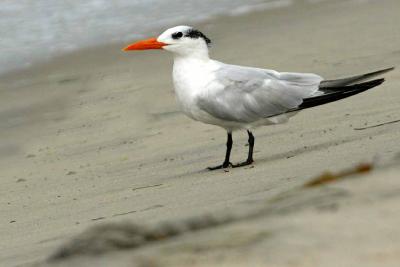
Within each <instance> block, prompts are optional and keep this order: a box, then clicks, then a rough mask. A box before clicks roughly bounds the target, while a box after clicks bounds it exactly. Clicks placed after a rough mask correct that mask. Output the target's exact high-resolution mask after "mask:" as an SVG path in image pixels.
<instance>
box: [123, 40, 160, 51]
mask: <svg viewBox="0 0 400 267" xmlns="http://www.w3.org/2000/svg"><path fill="white" fill-rule="evenodd" d="M166 45H167V44H166V43H162V42H158V41H157V39H156V38H150V39H147V40H142V41H139V42H136V43H133V44H130V45H128V46H126V47H125V48H123V49H122V51H130V50H148V49H161V48H163V46H166Z"/></svg>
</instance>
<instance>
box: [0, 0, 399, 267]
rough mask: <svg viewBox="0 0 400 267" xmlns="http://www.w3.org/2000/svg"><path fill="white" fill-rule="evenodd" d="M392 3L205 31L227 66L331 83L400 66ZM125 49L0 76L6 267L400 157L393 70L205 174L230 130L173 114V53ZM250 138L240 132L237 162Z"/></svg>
mask: <svg viewBox="0 0 400 267" xmlns="http://www.w3.org/2000/svg"><path fill="white" fill-rule="evenodd" d="M398 10H400V3H399V2H398V1H396V0H383V1H322V2H320V3H316V4H307V3H299V4H295V5H293V6H292V7H289V8H281V9H276V10H266V11H261V12H256V13H252V14H248V15H244V16H240V17H223V18H218V19H215V20H213V21H210V22H208V23H204V24H201V25H198V27H199V28H200V29H201V30H202V31H204V32H205V33H207V35H208V36H209V37H210V38H211V39H212V41H213V43H214V46H213V48H212V51H211V55H212V57H214V58H216V59H219V60H221V61H225V62H229V63H233V64H241V65H250V66H258V67H266V68H271V69H276V70H280V71H299V72H300V71H302V72H316V73H319V74H321V75H322V76H323V77H325V78H336V77H342V76H346V75H348V74H359V73H364V72H368V71H373V70H377V69H380V68H385V67H390V66H400V48H399V47H400V35H399V34H398V27H397V25H399V22H400V17H399V16H398ZM123 45H124V44H116V45H109V46H106V47H98V48H93V49H90V50H85V51H79V52H76V53H73V54H70V55H68V56H63V57H60V58H57V59H55V60H53V61H51V62H48V63H45V64H41V65H39V66H35V67H33V68H31V69H28V70H25V71H21V72H18V73H12V74H8V75H6V76H3V77H1V78H0V92H1V95H2V97H1V99H0V101H1V104H0V118H1V119H0V130H1V131H0V138H1V140H2V142H1V143H0V168H1V174H0V179H1V183H2V186H1V187H0V203H1V209H2V212H1V214H2V216H1V224H0V236H1V237H2V238H1V241H0V265H4V266H13V265H18V264H24V263H32V262H38V261H39V262H40V261H41V260H43V259H45V258H46V257H48V256H49V255H50V254H51V253H53V252H54V251H55V250H56V249H57V248H58V247H59V246H60V245H61V244H64V243H65V242H66V241H67V240H69V239H70V238H71V237H72V236H74V235H76V234H78V233H80V232H82V231H83V230H84V229H87V228H89V227H92V226H93V225H97V224H100V223H112V222H119V221H121V220H128V221H133V222H137V223H140V224H144V225H154V224H157V223H158V222H160V221H164V220H179V219H181V218H187V217H190V216H195V215H199V214H204V213H211V214H214V213H217V214H218V213H219V211H221V210H223V211H225V212H230V211H232V212H236V211H238V210H246V209H249V208H251V207H252V206H253V205H254V203H258V204H260V203H265V202H266V201H268V200H269V199H273V198H274V197H276V196H277V195H279V194H281V193H283V192H287V191H290V190H292V189H293V188H295V187H296V186H299V185H301V184H303V183H304V182H305V181H307V180H308V179H310V178H311V177H315V176H316V175H318V174H320V173H322V172H323V171H325V170H331V171H339V170H342V169H346V168H349V167H351V166H354V165H356V164H358V163H360V162H373V163H374V164H376V165H382V166H383V165H385V164H386V163H387V162H389V161H392V159H393V158H394V157H396V155H398V153H399V151H400V146H399V134H400V123H395V122H394V123H390V122H393V121H397V120H399V119H400V101H399V100H400V91H399V90H398V88H399V86H400V75H399V72H398V70H395V71H393V72H391V73H389V74H387V75H385V76H386V78H387V82H386V83H384V84H383V85H382V86H380V87H379V88H376V89H374V90H371V91H368V92H366V93H363V94H361V95H357V96H355V97H352V98H350V99H346V100H343V101H339V102H336V103H332V104H329V105H325V106H323V107H318V108H315V109H310V110H307V111H304V112H301V113H300V114H298V115H297V116H295V117H294V118H292V119H291V121H290V123H288V124H285V125H278V126H273V127H265V128H260V129H258V130H256V131H255V136H256V148H255V160H256V162H255V164H254V165H253V166H252V167H247V168H240V169H233V170H229V172H225V171H222V170H221V171H214V172H209V171H206V170H205V167H206V166H209V165H215V164H218V163H220V161H221V160H222V159H223V155H224V152H225V151H224V149H225V133H224V131H223V130H222V129H219V128H217V127H214V126H210V125H203V124H201V123H198V122H194V121H191V120H190V119H188V118H186V117H185V116H184V115H182V114H181V113H180V112H179V110H178V109H177V105H176V103H175V99H174V93H173V88H172V82H171V65H172V58H171V57H170V55H169V54H168V53H165V52H164V53H163V52H162V51H148V52H143V53H136V54H132V53H131V54H126V53H123V52H121V51H120V48H121V47H123ZM387 123H388V124H387ZM375 126H376V127H375ZM246 140H247V138H246V136H245V133H235V134H234V142H235V143H234V149H233V161H234V162H237V161H240V160H243V159H244V158H245V156H246V150H247V147H245V143H246ZM397 171H398V169H397ZM382 172H383V173H384V172H385V171H384V170H382ZM394 183H395V182H394ZM395 185H396V186H399V184H398V183H397V184H395ZM388 186H389V185H388ZM392 186H394V185H392ZM374 215H376V214H374ZM376 216H378V215H376ZM331 219H332V220H335V217H334V216H333V218H331ZM336 219H340V218H339V217H338V218H336ZM315 227H317V226H315ZM325 237H326V236H325ZM381 238H385V237H381ZM384 241H385V240H382V243H384ZM282 248H284V246H282ZM227 255H229V254H227ZM350 256H351V255H349V257H350ZM275 264H276V266H281V265H278V263H277V262H275ZM174 266H178V265H174ZM282 266H286V265H283V264H282ZM288 266H289V265H288ZM304 266H306V265H304ZM352 266H354V265H352Z"/></svg>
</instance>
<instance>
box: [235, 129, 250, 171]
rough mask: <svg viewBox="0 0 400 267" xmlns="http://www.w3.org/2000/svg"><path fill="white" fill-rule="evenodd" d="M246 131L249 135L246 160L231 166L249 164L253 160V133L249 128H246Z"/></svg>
mask: <svg viewBox="0 0 400 267" xmlns="http://www.w3.org/2000/svg"><path fill="white" fill-rule="evenodd" d="M247 133H248V135H249V154H248V155H247V160H246V161H244V162H241V163H238V164H235V165H232V167H233V168H236V167H242V166H247V165H250V164H252V163H253V162H254V160H253V149H254V140H255V138H254V136H253V134H252V133H251V132H250V131H249V130H247Z"/></svg>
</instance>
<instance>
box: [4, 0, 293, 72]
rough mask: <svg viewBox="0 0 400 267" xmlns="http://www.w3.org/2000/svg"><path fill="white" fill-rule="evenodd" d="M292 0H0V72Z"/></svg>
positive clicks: (290, 2) (289, 2)
mask: <svg viewBox="0 0 400 267" xmlns="http://www.w3.org/2000/svg"><path fill="white" fill-rule="evenodd" d="M292 1H293V0H85V1H82V0H0V48H1V50H0V74H1V73H4V72H7V71H10V70H14V69H18V68H24V67H27V66H30V65H32V64H34V63H36V62H41V61H46V60H49V59H50V58H51V57H53V56H55V55H60V54H62V53H66V52H69V51H73V50H76V49H80V48H83V47H90V46H94V45H101V44H106V43H112V42H121V41H128V40H133V39H136V38H141V37H144V36H148V35H149V32H150V33H153V34H154V32H152V31H154V30H155V29H159V28H162V27H163V26H165V25H174V24H178V23H179V24H181V23H184V24H190V23H196V22H199V21H204V20H207V19H209V18H211V17H213V16H216V15H240V14H243V13H246V12H250V11H252V10H255V9H268V8H278V7H283V6H288V5H290V4H292Z"/></svg>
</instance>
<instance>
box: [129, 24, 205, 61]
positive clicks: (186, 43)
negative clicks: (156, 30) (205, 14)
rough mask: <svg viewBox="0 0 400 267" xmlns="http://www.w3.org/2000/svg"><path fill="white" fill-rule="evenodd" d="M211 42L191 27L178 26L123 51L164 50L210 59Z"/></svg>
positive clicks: (131, 45)
mask: <svg viewBox="0 0 400 267" xmlns="http://www.w3.org/2000/svg"><path fill="white" fill-rule="evenodd" d="M210 44H211V41H210V39H208V38H207V37H206V36H205V35H204V34H203V33H201V32H200V31H198V30H196V29H194V28H192V27H190V26H176V27H173V28H170V29H168V30H166V31H164V32H163V33H162V34H161V35H160V36H158V37H157V38H150V39H147V40H141V41H138V42H136V43H133V44H130V45H128V46H126V47H125V48H123V51H131V50H148V49H164V50H167V51H170V52H172V53H174V54H176V55H180V56H191V55H193V56H196V55H198V56H204V55H206V56H207V57H208V47H209V46H210Z"/></svg>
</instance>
